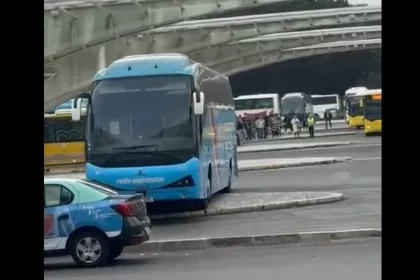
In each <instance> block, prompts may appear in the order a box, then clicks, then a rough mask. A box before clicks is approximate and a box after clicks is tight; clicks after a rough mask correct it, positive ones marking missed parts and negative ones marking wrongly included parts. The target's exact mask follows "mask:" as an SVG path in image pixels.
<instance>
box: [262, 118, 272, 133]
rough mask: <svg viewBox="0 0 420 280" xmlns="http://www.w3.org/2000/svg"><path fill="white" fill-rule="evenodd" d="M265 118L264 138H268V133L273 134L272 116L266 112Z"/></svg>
mask: <svg viewBox="0 0 420 280" xmlns="http://www.w3.org/2000/svg"><path fill="white" fill-rule="evenodd" d="M263 119H264V138H268V135H269V134H271V125H270V118H269V117H268V115H267V114H266V113H265V114H264V116H263Z"/></svg>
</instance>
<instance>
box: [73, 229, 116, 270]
mask: <svg viewBox="0 0 420 280" xmlns="http://www.w3.org/2000/svg"><path fill="white" fill-rule="evenodd" d="M69 250H70V255H71V257H72V258H73V260H74V262H75V263H76V264H77V265H78V266H81V267H96V266H101V265H104V264H105V263H106V262H107V260H108V256H109V244H108V240H107V238H106V237H104V236H103V235H102V234H100V233H98V232H95V231H86V232H82V233H80V234H77V235H76V236H74V237H73V238H72V239H71V241H70V246H69Z"/></svg>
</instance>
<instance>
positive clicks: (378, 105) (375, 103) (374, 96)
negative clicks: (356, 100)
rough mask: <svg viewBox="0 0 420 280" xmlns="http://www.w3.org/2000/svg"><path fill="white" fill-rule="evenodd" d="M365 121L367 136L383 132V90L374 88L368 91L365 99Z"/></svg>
mask: <svg viewBox="0 0 420 280" xmlns="http://www.w3.org/2000/svg"><path fill="white" fill-rule="evenodd" d="M364 122H365V125H364V126H365V128H364V130H365V134H366V136H368V135H372V134H376V133H382V90H381V89H376V90H375V89H374V90H369V91H368V92H367V93H366V96H365V99H364Z"/></svg>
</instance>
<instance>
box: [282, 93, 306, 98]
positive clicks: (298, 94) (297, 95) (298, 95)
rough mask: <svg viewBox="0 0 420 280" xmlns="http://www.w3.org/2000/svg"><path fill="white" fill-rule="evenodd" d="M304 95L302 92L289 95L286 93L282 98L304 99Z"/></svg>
mask: <svg viewBox="0 0 420 280" xmlns="http://www.w3.org/2000/svg"><path fill="white" fill-rule="evenodd" d="M304 95H305V93H303V92H290V93H286V94H285V95H284V96H283V97H282V99H283V98H288V97H304Z"/></svg>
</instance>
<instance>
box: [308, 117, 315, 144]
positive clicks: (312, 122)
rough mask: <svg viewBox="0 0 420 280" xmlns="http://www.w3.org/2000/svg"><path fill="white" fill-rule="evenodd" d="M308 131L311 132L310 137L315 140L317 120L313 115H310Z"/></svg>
mask: <svg viewBox="0 0 420 280" xmlns="http://www.w3.org/2000/svg"><path fill="white" fill-rule="evenodd" d="M307 123H308V130H309V137H311V138H314V136H315V118H314V116H313V115H312V114H309V116H308V119H307Z"/></svg>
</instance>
